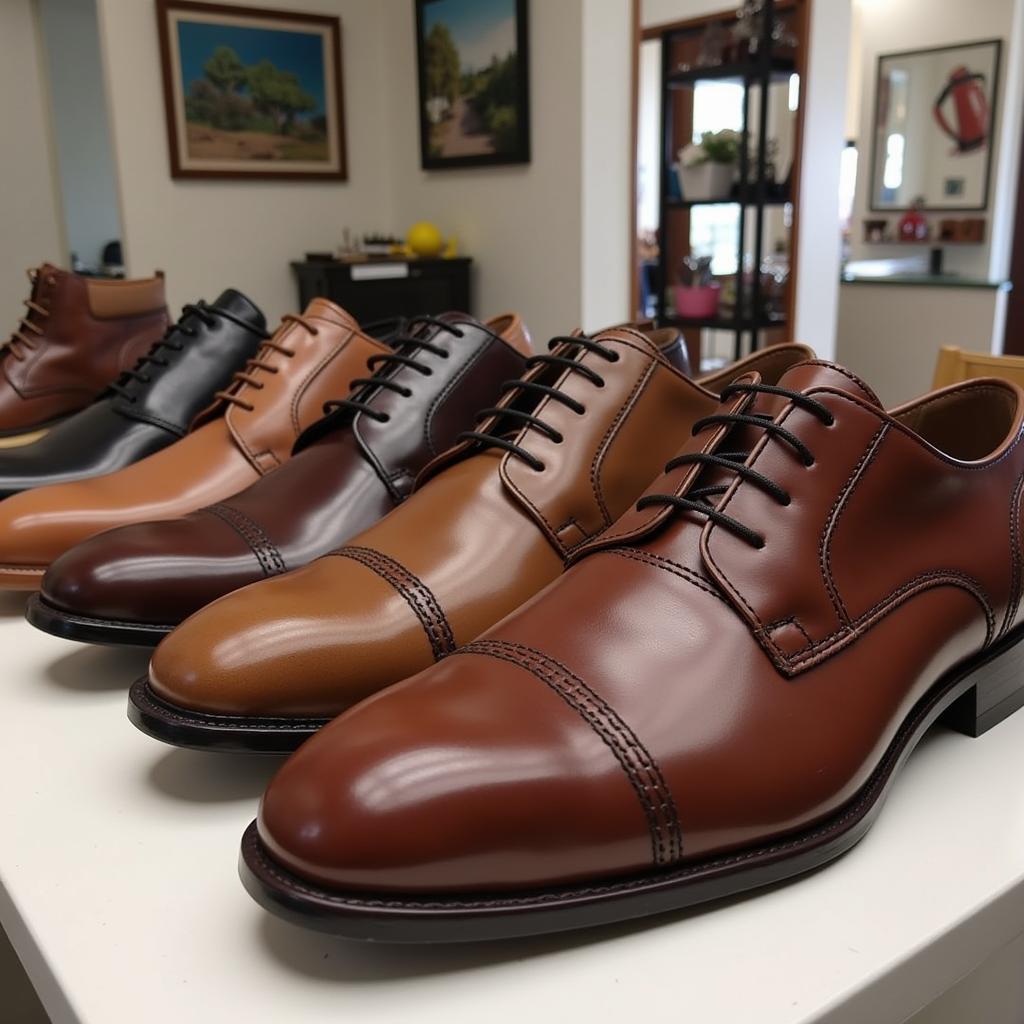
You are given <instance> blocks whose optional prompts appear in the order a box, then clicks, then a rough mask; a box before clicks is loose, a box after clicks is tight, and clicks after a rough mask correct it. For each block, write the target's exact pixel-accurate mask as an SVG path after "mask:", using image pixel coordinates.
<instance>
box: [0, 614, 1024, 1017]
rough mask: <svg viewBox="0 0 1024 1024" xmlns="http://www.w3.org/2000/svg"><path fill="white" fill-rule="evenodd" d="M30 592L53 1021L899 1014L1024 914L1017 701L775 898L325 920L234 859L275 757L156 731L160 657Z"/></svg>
mask: <svg viewBox="0 0 1024 1024" xmlns="http://www.w3.org/2000/svg"><path fill="white" fill-rule="evenodd" d="M22 606H23V599H22V598H20V597H16V596H13V595H0V651H2V653H3V682H2V692H0V701H2V705H0V706H2V724H3V729H2V738H0V800H2V803H0V923H2V924H3V927H4V929H5V930H6V931H7V933H8V934H9V936H10V938H11V941H12V943H13V945H14V947H15V949H16V950H17V951H18V954H19V955H20V957H21V959H22V961H23V963H24V965H25V967H26V970H27V971H28V974H29V976H30V977H31V979H32V982H33V984H34V985H35V987H36V989H37V991H38V992H39V994H40V997H41V999H42V1001H43V1003H44V1005H45V1006H46V1009H47V1011H48V1012H49V1014H50V1015H51V1017H52V1019H53V1021H54V1022H55V1024H63V1022H66V1021H75V1022H87V1024H121V1022H130V1024H137V1022H140V1021H145V1022H146V1024H160V1022H174V1024H182V1022H188V1021H197V1022H203V1024H205V1022H207V1021H211V1022H212V1021H245V1022H246V1024H258V1022H263V1021H267V1022H275V1024H278V1022H287V1024H304V1022H307V1021H310V1022H314V1021H315V1022H320V1021H344V1022H346V1024H362V1022H373V1024H396V1022H399V1024H400V1022H404V1021H415V1022H417V1024H421V1022H422V1024H433V1022H436V1024H479V1022H480V1021H483V1020H486V1021H488V1024H500V1022H504V1021H509V1022H513V1021H514V1022H517V1024H522V1022H523V1021H527V1022H537V1024H543V1022H546V1021H572V1022H574V1024H575V1022H583V1024H591V1022H604V1021H622V1022H629V1021H654V1020H663V1021H687V1022H692V1024H796V1022H798V1021H801V1022H803V1021H828V1022H856V1024H864V1022H872V1024H886V1022H889V1021H893V1022H896V1021H903V1020H904V1019H906V1018H907V1017H909V1016H910V1015H911V1014H912V1013H913V1012H914V1011H915V1010H916V1009H918V1008H919V1007H921V1006H924V1005H925V1004H927V1003H929V1002H931V1001H932V1000H934V999H935V998H936V997H937V996H939V994H940V993H941V992H943V991H944V990H945V989H947V988H948V987H950V986H951V985H953V984H954V983H955V982H956V981H957V980H958V979H960V978H962V977H964V976H965V975H966V974H968V973H969V972H970V971H972V970H973V969H974V968H975V967H977V966H978V965H979V964H981V963H982V962H983V961H985V960H986V959H988V958H989V957H991V956H992V955H993V954H995V953H996V952H997V951H999V950H1002V949H1004V947H1006V946H1007V945H1008V944H1009V943H1010V942H1011V941H1012V940H1013V939H1014V937H1015V936H1017V935H1019V934H1020V933H1021V932H1022V931H1024V714H1018V715H1015V716H1014V717H1012V718H1011V719H1009V720H1008V721H1006V722H1004V723H1003V724H1002V725H999V726H998V727H996V728H995V729H994V730H993V731H992V732H990V733H989V734H988V735H987V736H984V737H982V738H981V739H979V740H971V739H967V738H966V737H963V736H960V735H956V734H953V733H951V732H946V731H937V732H935V733H933V734H932V735H931V736H930V737H929V738H928V739H926V741H925V742H924V743H923V744H922V746H921V747H920V748H919V749H918V751H917V752H916V753H915V754H914V756H913V757H912V758H911V760H910V763H909V765H908V767H907V769H906V771H905V772H904V773H903V775H902V777H901V778H900V779H899V780H898V781H897V784H896V786H895V789H894V791H893V795H892V796H891V798H890V799H889V802H888V804H887V806H886V807H885V809H884V811H883V813H882V815H881V819H880V820H879V822H878V824H877V825H876V826H875V827H874V829H873V830H872V831H871V833H870V834H869V835H868V837H867V839H865V840H864V842H863V843H861V845H860V846H859V847H857V848H856V849H855V850H853V852H852V853H850V854H849V855H847V856H846V857H844V858H843V859H841V860H840V861H838V862H837V863H836V864H834V865H832V866H830V867H828V868H825V869H824V870H821V871H819V872H817V873H816V874H814V875H812V876H810V877H807V878H805V879H803V880H799V881H796V882H794V883H791V884H788V885H784V886H780V887H777V888H776V889H774V890H772V891H769V892H766V893H763V894H761V895H759V896H757V897H755V898H750V899H744V900H736V901H733V902H731V903H729V904H727V905H719V906H717V907H714V908H713V909H706V910H703V911H700V912H696V913H689V914H682V915H680V914H677V915H674V916H671V917H668V918H662V919H658V920H650V921H646V922H641V923H636V924H632V925H625V926H621V927H615V928H609V929H604V930H602V931H599V932H590V933H583V934H575V935H570V936H561V937H553V938H551V937H549V938H543V939H538V940H532V941H524V942H518V943H514V944H500V945H488V944H481V945H477V946H473V947H447V948H446V947H431V948H414V947H382V946H363V945H355V944H352V943H348V942H345V941H341V940H334V939H331V938H329V937H325V936H321V935H318V934H316V933H313V932H306V931H304V930H301V929H298V928H295V927H292V926H291V925H288V924H285V923H284V922H281V921H278V920H275V919H274V918H272V917H270V916H269V915H267V914H266V913H264V912H263V911H262V910H260V909H259V907H257V906H256V905H255V904H254V903H253V902H252V900H251V899H250V898H249V897H248V896H247V895H246V893H245V892H244V890H243V889H242V886H241V884H240V883H239V881H238V877H237V874H236V866H235V865H236V857H237V852H238V841H239V837H240V836H241V834H242V830H243V829H244V828H245V826H246V825H247V824H248V822H249V821H250V819H251V818H252V817H253V814H254V812H255V808H256V801H257V798H258V797H259V794H260V792H261V791H262V789H263V786H264V784H265V782H266V781H267V779H268V778H269V777H270V775H271V774H272V772H273V771H274V769H275V765H276V764H277V763H278V762H277V759H275V758H260V757H257V756H242V757H239V756H228V755H226V754H203V753H197V752H190V751H184V750H173V749H171V748H169V747H165V746H163V745H161V744H159V743H157V742H155V741H153V740H150V739H148V738H147V737H145V736H143V735H142V734H141V733H139V732H137V731H136V730H135V729H134V728H133V727H132V726H131V725H130V724H129V723H128V721H127V720H126V718H125V702H126V696H125V691H126V688H127V685H128V683H129V682H130V681H131V680H132V678H134V677H135V676H136V675H138V674H140V673H141V671H142V670H143V669H144V667H145V663H146V658H145V656H144V654H142V653H140V652H132V651H117V650H108V649H102V648H94V647H85V646H80V645H77V644H73V643H69V642H65V641H61V640H56V639H53V638H51V637H48V636H46V635H44V634H42V633H39V632H37V631H36V630H34V629H32V628H31V627H30V626H28V625H27V624H26V623H24V622H23V621H22V619H21V609H22ZM0 1003H2V993H0ZM2 1016H3V1014H2V1013H0V1018H2ZM976 1019H980V1018H976Z"/></svg>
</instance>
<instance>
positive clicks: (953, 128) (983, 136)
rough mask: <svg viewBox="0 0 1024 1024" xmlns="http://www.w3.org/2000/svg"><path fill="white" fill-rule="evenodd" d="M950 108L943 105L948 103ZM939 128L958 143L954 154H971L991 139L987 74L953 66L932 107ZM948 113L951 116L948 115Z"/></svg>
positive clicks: (961, 66)
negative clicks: (986, 91)
mask: <svg viewBox="0 0 1024 1024" xmlns="http://www.w3.org/2000/svg"><path fill="white" fill-rule="evenodd" d="M949 101H952V102H951V103H950V107H951V109H950V110H949V111H946V110H944V109H943V107H944V105H945V104H946V103H947V102H949ZM932 113H933V114H934V115H935V120H936V121H937V122H938V124H939V127H940V128H941V129H942V130H943V131H944V132H945V133H946V134H947V135H948V136H949V137H950V138H951V139H952V140H953V141H954V142H955V143H956V149H955V150H953V152H954V153H970V152H971V151H972V150H975V149H981V148H982V147H983V146H984V145H985V143H986V142H987V141H988V119H989V106H988V97H987V96H986V95H985V76H984V75H983V74H981V73H980V72H977V71H970V70H969V69H968V68H966V67H964V66H963V65H962V64H961V65H960V66H959V67H956V68H954V69H953V70H952V71H951V72H950V75H949V80H948V81H947V82H946V84H945V86H944V87H943V89H942V92H940V93H939V97H938V99H937V100H936V101H935V104H934V106H933V107H932ZM947 115H949V116H947Z"/></svg>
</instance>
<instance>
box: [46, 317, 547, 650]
mask: <svg viewBox="0 0 1024 1024" xmlns="http://www.w3.org/2000/svg"><path fill="white" fill-rule="evenodd" d="M389 341H390V344H392V345H395V346H397V348H396V350H395V351H394V353H385V354H379V355H374V356H372V357H371V360H370V363H371V368H375V369H376V371H377V372H376V373H375V374H374V376H373V377H372V378H366V377H364V378H362V379H359V380H357V381H355V382H354V384H355V390H354V391H353V392H352V394H351V395H350V396H349V397H348V398H345V399H343V400H340V401H333V402H330V403H328V405H329V406H330V407H331V410H332V411H330V412H329V415H327V416H326V417H325V418H323V419H321V420H319V421H318V422H316V423H314V424H313V425H312V426H311V427H310V428H309V429H307V430H306V432H305V433H304V434H303V435H302V436H301V437H299V439H298V441H297V442H296V446H295V454H294V455H293V457H292V458H291V459H289V461H288V462H286V463H285V464H284V465H282V466H281V467H280V468H279V469H275V470H274V471H273V472H272V473H269V474H268V475H267V476H265V477H262V478H261V479H259V480H258V481H257V482H256V483H255V484H253V485H252V486H251V487H249V488H247V489H246V490H243V491H241V492H240V493H238V494H236V495H234V496H233V497H229V498H226V499H225V500H224V501H221V502H219V503H218V504H216V505H212V506H210V507H208V508H204V509H202V510H201V511H199V512H193V513H192V514H190V515H187V516H184V517H183V518H179V519H162V520H156V521H153V522H145V523H139V524H136V525H132V526H124V527H121V528H119V529H116V530H109V531H107V532H105V533H102V534H99V535H98V536H96V537H93V538H91V539H89V540H86V541H84V542H83V543H81V544H79V545H77V546H76V547H74V548H72V549H71V550H70V551H68V552H66V553H65V554H64V555H62V556H61V557H60V558H58V559H57V560H56V561H55V562H54V563H53V565H51V566H50V569H49V571H48V572H47V574H46V576H45V577H44V579H43V582H42V587H41V593H40V595H39V597H38V598H36V599H34V600H33V601H32V602H31V607H30V608H29V611H28V619H29V621H30V622H31V623H33V625H36V626H38V627H39V628H41V629H44V630H46V631H47V632H51V633H55V634H56V635H58V636H63V637H67V638H69V639H72V640H83V641H90V642H93V643H115V644H116V643H125V644H141V645H154V644H156V643H157V642H158V641H159V640H160V639H161V638H163V637H164V636H166V634H167V633H169V632H170V631H171V629H173V628H174V626H176V625H177V624H178V623H179V622H181V621H182V619H184V618H186V617H187V616H189V615H191V614H192V612H195V611H198V609H200V608H201V607H203V605H206V604H209V603H210V602H211V601H213V600H215V599H216V598H218V597H220V596H221V595H223V594H227V593H229V592H230V591H232V590H237V589H238V588H239V587H242V586H245V585H246V584H247V583H254V582H256V581H257V580H262V579H266V578H267V577H270V576H279V575H280V574H281V573H283V572H286V571H288V570H289V569H294V568H296V567H298V566H301V565H305V564H306V563H307V562H310V561H312V560H313V559H314V558H316V557H318V556H320V555H323V554H326V553H327V552H328V551H331V550H333V549H334V548H336V547H338V546H339V545H340V544H343V543H344V542H345V541H346V540H348V539H349V537H351V536H353V535H354V534H356V533H359V532H360V531H361V530H364V529H366V528H367V527H368V526H370V525H372V524H373V523H375V522H376V521H377V520H378V519H380V518H381V517H382V516H384V515H385V514H387V513H388V512H390V511H391V509H393V508H394V507H395V506H396V505H398V504H399V503H400V502H402V501H403V500H404V499H405V498H406V497H407V496H408V494H409V492H410V491H411V490H412V485H413V480H414V479H415V477H416V474H417V473H418V472H419V471H420V470H421V469H422V468H423V467H424V466H425V465H426V463H427V462H429V461H430V459H431V458H433V457H434V456H435V455H437V454H438V453H439V452H441V451H443V450H444V449H445V448H447V447H449V446H450V445H451V444H452V443H454V441H455V437H456V435H457V434H458V433H459V432H460V431H462V430H465V429H468V428H469V427H470V426H471V425H472V422H473V415H474V413H475V412H476V411H477V409H479V408H480V406H481V405H484V404H485V403H486V402H487V401H488V400H489V399H491V398H492V397H493V396H495V395H497V394H498V391H499V388H500V385H501V382H502V381H504V380H506V379H508V378H510V377H513V378H514V377H518V376H519V374H520V373H521V372H522V370H523V366H524V364H525V362H526V358H527V356H528V355H529V351H530V349H529V336H528V334H527V332H526V329H525V327H524V326H523V322H522V320H521V319H520V318H519V317H518V316H515V315H512V314H508V315H505V316H500V317H496V318H495V319H493V320H491V321H489V322H488V323H486V324H483V323H479V322H477V321H476V320H474V319H472V318H471V317H469V316H468V315H466V314H463V313H447V314H445V315H444V316H442V317H424V318H422V319H420V320H417V321H413V322H411V323H410V324H409V330H408V331H407V332H406V333H404V334H402V335H400V336H398V337H394V338H390V339H389Z"/></svg>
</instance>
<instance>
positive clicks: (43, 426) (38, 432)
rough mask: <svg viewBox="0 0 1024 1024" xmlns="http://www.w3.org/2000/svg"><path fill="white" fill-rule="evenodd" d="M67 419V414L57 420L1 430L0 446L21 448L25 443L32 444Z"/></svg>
mask: <svg viewBox="0 0 1024 1024" xmlns="http://www.w3.org/2000/svg"><path fill="white" fill-rule="evenodd" d="M66 419H67V417H66V416H58V417H57V419H55V420H47V421H46V422H45V423H37V424H36V425H35V426H34V427H16V428H15V429H14V430H0V448H20V447H21V446H22V445H23V444H31V443H32V442H33V441H38V440H39V438H41V437H42V436H43V435H44V434H48V433H49V432H50V431H51V430H52V429H53V428H54V427H55V426H57V425H58V424H59V423H63V422H64V420H66Z"/></svg>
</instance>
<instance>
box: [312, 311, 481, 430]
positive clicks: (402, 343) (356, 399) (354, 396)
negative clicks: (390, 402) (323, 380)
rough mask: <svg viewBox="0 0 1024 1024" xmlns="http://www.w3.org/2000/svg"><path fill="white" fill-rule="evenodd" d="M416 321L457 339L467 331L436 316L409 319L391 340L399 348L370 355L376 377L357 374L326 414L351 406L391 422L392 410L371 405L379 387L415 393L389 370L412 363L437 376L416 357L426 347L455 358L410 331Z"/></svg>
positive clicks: (426, 374)
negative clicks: (391, 375) (372, 397)
mask: <svg viewBox="0 0 1024 1024" xmlns="http://www.w3.org/2000/svg"><path fill="white" fill-rule="evenodd" d="M413 324H416V325H417V326H418V327H437V328H439V329H440V330H442V331H446V332H447V333H448V334H451V335H454V336H455V337H456V338H461V337H462V336H463V335H464V334H465V333H466V332H465V331H464V330H462V329H461V328H460V327H457V326H455V325H454V324H450V323H448V322H447V321H446V320H439V319H437V318H436V317H432V316H418V317H414V318H413V319H411V320H409V321H407V322H406V323H405V325H404V327H403V328H402V329H400V330H399V331H398V333H396V334H395V335H394V336H393V337H392V340H391V343H392V345H393V346H394V347H395V351H394V352H382V353H380V354H379V355H375V356H370V358H369V359H368V360H367V361H366V365H367V366H368V367H369V369H370V370H371V371H372V372H373V376H372V377H357V378H356V379H355V380H353V381H352V384H351V390H350V391H349V395H348V397H347V398H338V399H332V400H331V401H330V402H325V403H324V414H325V415H326V414H327V413H330V412H334V411H335V410H336V409H348V410H350V411H352V412H353V413H357V412H361V413H364V414H365V415H367V416H369V417H370V418H371V419H373V420H376V421H377V422H378V423H387V421H388V420H389V419H391V413H387V412H381V411H380V410H379V409H374V408H373V407H372V406H371V405H370V404H369V402H370V397H371V395H372V394H375V393H376V389H377V388H384V389H385V390H387V391H393V392H394V393H395V394H396V395H401V396H402V397H403V398H410V397H411V396H412V388H409V387H404V386H403V385H401V384H399V383H398V382H397V381H394V380H390V379H389V378H388V376H387V375H388V373H389V372H390V371H391V370H392V369H394V368H396V367H400V366H408V367H409V368H410V369H413V370H416V371H417V372H418V373H422V374H423V376H424V377H432V376H433V374H434V371H433V369H432V368H431V367H429V366H427V365H426V364H425V363H421V362H419V361H418V360H417V359H416V357H415V353H416V352H417V351H420V350H422V351H424V352H432V353H433V354H434V355H436V356H440V357H441V358H442V359H448V358H450V357H451V352H449V351H448V349H446V348H442V347H441V346H440V345H436V344H434V342H432V341H428V340H427V339H426V338H420V337H417V336H416V335H415V334H413V333H410V332H409V330H408V328H409V327H411V326H412V325H413Z"/></svg>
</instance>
